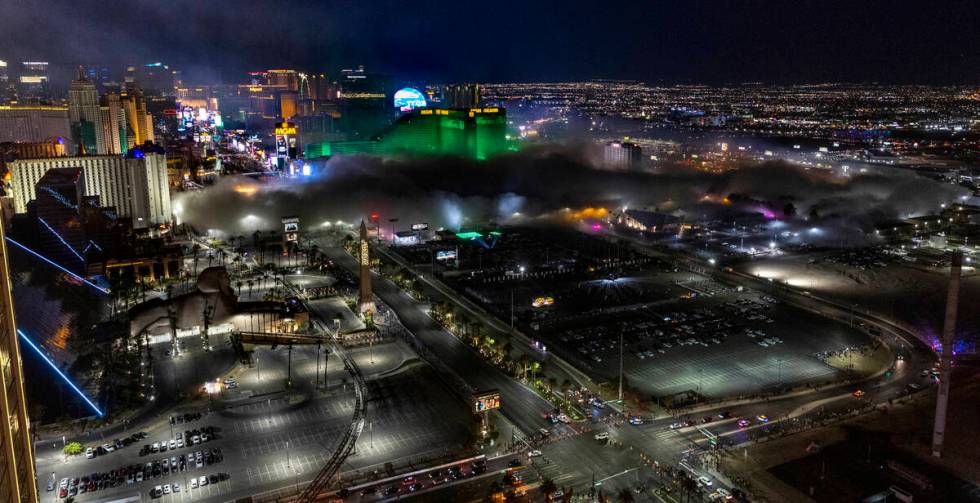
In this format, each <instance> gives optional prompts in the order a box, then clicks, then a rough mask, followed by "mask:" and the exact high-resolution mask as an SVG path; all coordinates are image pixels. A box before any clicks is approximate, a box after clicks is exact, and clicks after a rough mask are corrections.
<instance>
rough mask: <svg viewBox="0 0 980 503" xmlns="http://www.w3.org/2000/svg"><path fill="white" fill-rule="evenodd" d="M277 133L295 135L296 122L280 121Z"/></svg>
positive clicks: (277, 125)
mask: <svg viewBox="0 0 980 503" xmlns="http://www.w3.org/2000/svg"><path fill="white" fill-rule="evenodd" d="M275 133H276V135H280V136H295V135H296V124H293V123H292V122H280V123H278V124H276V130H275Z"/></svg>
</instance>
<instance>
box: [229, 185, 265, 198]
mask: <svg viewBox="0 0 980 503" xmlns="http://www.w3.org/2000/svg"><path fill="white" fill-rule="evenodd" d="M258 191H259V188H258V187H256V186H254V185H235V192H238V193H239V194H245V195H246V196H252V195H255V193H256V192H258Z"/></svg>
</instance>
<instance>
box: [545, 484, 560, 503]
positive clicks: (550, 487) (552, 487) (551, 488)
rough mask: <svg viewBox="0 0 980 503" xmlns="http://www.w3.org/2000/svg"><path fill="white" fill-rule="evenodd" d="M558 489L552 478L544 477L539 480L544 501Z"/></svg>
mask: <svg viewBox="0 0 980 503" xmlns="http://www.w3.org/2000/svg"><path fill="white" fill-rule="evenodd" d="M557 490H558V485H556V484H555V481H554V480H551V479H544V480H542V481H541V493H542V494H544V498H545V501H548V497H549V496H550V495H551V494H553V493H554V492H555V491H557Z"/></svg>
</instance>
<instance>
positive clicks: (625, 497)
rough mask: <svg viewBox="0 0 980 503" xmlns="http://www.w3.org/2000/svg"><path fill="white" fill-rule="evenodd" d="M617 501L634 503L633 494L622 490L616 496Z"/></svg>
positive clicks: (627, 490)
mask: <svg viewBox="0 0 980 503" xmlns="http://www.w3.org/2000/svg"><path fill="white" fill-rule="evenodd" d="M616 501H618V502H619V503H633V501H634V499H633V492H632V491H630V490H629V489H620V490H619V493H618V494H616Z"/></svg>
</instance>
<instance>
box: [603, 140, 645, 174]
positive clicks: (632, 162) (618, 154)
mask: <svg viewBox="0 0 980 503" xmlns="http://www.w3.org/2000/svg"><path fill="white" fill-rule="evenodd" d="M642 158H643V151H642V150H641V149H640V146H639V145H637V144H635V143H630V142H619V141H611V142H609V143H606V145H605V147H604V148H603V150H602V160H603V162H604V163H605V165H606V166H607V167H609V168H614V169H637V168H639V167H640V164H641V162H642Z"/></svg>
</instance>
